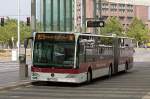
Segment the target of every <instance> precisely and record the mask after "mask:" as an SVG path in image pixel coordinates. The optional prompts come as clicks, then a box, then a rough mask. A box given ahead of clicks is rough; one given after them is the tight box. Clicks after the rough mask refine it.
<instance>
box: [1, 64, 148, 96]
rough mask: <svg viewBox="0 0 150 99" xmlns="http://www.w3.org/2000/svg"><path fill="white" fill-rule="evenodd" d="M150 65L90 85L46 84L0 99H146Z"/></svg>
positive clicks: (18, 90) (6, 92) (24, 88)
mask: <svg viewBox="0 0 150 99" xmlns="http://www.w3.org/2000/svg"><path fill="white" fill-rule="evenodd" d="M149 75H150V63H135V66H134V68H133V69H132V70H131V71H129V72H128V73H120V74H118V75H115V76H113V77H112V78H111V79H109V78H108V77H102V78H99V79H97V80H94V81H93V82H92V83H90V84H80V85H76V84H66V83H50V84H47V83H46V84H44V83H42V84H41V85H37V86H33V85H29V86H26V87H19V88H16V89H12V90H6V91H1V92H0V99H150V76H149Z"/></svg>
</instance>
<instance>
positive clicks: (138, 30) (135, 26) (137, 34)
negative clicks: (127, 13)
mask: <svg viewBox="0 0 150 99" xmlns="http://www.w3.org/2000/svg"><path fill="white" fill-rule="evenodd" d="M148 33H149V29H148V28H147V27H146V26H145V24H144V23H143V22H142V21H141V20H139V19H138V18H134V19H133V21H132V23H131V24H130V26H129V29H128V31H127V35H128V36H129V37H132V38H135V40H136V41H137V42H139V43H142V42H145V41H146V40H148V39H149V36H148Z"/></svg>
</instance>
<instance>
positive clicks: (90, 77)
mask: <svg viewBox="0 0 150 99" xmlns="http://www.w3.org/2000/svg"><path fill="white" fill-rule="evenodd" d="M91 81H92V72H91V70H88V72H87V83H90V82H91Z"/></svg>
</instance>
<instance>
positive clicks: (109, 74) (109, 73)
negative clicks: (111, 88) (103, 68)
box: [108, 65, 112, 78]
mask: <svg viewBox="0 0 150 99" xmlns="http://www.w3.org/2000/svg"><path fill="white" fill-rule="evenodd" d="M108 76H109V78H111V76H112V65H110V66H109V71H108Z"/></svg>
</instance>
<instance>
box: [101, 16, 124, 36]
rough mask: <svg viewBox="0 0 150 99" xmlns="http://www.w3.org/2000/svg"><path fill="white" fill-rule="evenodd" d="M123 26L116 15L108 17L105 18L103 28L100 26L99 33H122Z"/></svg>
mask: <svg viewBox="0 0 150 99" xmlns="http://www.w3.org/2000/svg"><path fill="white" fill-rule="evenodd" d="M123 30H124V29H123V26H122V24H121V23H120V22H119V20H118V19H117V18H116V17H110V18H108V19H107V20H106V24H105V26H104V27H103V28H100V34H104V35H111V34H116V35H119V36H121V35H123Z"/></svg>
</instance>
